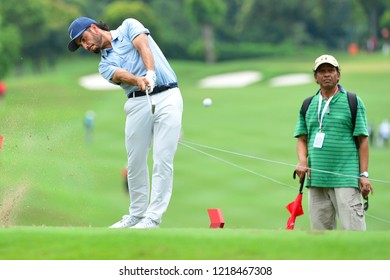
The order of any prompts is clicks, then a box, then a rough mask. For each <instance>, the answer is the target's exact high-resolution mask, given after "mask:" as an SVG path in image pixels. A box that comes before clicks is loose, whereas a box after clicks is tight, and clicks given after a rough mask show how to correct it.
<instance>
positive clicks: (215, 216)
mask: <svg viewBox="0 0 390 280" xmlns="http://www.w3.org/2000/svg"><path fill="white" fill-rule="evenodd" d="M207 212H208V213H209V218H210V228H223V226H224V225H225V220H224V218H223V216H222V211H221V209H219V208H214V209H207Z"/></svg>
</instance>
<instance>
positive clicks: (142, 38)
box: [133, 34, 154, 71]
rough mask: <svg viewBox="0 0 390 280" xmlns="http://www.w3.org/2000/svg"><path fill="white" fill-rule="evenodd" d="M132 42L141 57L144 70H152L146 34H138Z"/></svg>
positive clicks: (150, 52)
mask: <svg viewBox="0 0 390 280" xmlns="http://www.w3.org/2000/svg"><path fill="white" fill-rule="evenodd" d="M133 44H134V47H135V48H136V49H137V50H138V52H139V53H140V55H141V57H142V61H143V63H144V65H145V69H146V71H149V70H152V71H154V58H153V54H152V51H151V49H150V46H149V42H148V36H147V35H146V34H141V35H138V36H137V37H136V38H135V39H134V40H133Z"/></svg>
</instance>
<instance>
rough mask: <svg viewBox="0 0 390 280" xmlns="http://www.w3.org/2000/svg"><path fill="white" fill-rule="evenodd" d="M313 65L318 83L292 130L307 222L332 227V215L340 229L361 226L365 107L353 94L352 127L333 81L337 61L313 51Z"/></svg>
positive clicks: (365, 190) (343, 94) (366, 184)
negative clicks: (306, 204) (304, 190)
mask: <svg viewBox="0 0 390 280" xmlns="http://www.w3.org/2000/svg"><path fill="white" fill-rule="evenodd" d="M313 71H314V79H315V81H316V82H317V84H318V85H319V86H320V89H319V90H318V91H317V93H316V94H315V95H314V97H313V99H312V101H311V103H310V105H309V107H308V109H307V111H306V115H305V116H303V114H302V113H300V114H299V117H298V120H297V123H296V127H295V132H294V137H296V138H297V154H298V160H299V162H298V164H297V167H296V170H295V171H296V173H297V175H298V176H299V177H300V180H301V181H302V180H304V178H305V175H307V176H306V182H305V184H306V187H307V188H308V200H309V212H310V214H309V216H310V223H311V228H312V229H313V230H335V229H337V228H338V227H337V221H338V223H339V229H341V230H359V231H364V230H366V222H365V211H364V205H363V199H367V200H368V194H369V193H370V192H371V193H373V188H372V186H371V183H370V181H369V179H368V158H369V142H368V126H367V118H366V110H365V107H364V104H363V102H362V100H361V99H360V97H358V96H357V111H356V122H355V128H353V125H352V117H351V115H352V114H351V111H350V108H349V103H348V98H347V91H346V90H345V89H344V88H343V87H342V86H341V85H340V84H339V81H340V76H341V73H340V67H339V63H338V62H337V60H336V59H335V58H334V57H333V56H331V55H322V56H320V57H318V58H317V59H316V60H315V63H314V69H313ZM354 137H357V139H358V143H359V145H358V146H359V147H357V145H355V141H354ZM367 203H368V201H367ZM366 205H368V204H366Z"/></svg>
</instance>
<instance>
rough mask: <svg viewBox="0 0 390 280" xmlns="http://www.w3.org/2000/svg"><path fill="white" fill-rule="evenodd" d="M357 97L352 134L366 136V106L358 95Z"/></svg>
mask: <svg viewBox="0 0 390 280" xmlns="http://www.w3.org/2000/svg"><path fill="white" fill-rule="evenodd" d="M357 99H358V107H357V112H356V123H355V130H354V131H353V136H359V135H364V136H368V126H367V116H366V108H365V106H364V103H363V101H362V100H361V99H360V97H359V96H358V97H357Z"/></svg>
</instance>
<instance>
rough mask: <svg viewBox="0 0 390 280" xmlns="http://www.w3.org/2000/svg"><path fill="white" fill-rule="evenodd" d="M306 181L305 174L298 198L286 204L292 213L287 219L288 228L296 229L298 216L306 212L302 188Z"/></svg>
mask: <svg viewBox="0 0 390 280" xmlns="http://www.w3.org/2000/svg"><path fill="white" fill-rule="evenodd" d="M295 177H296V172H295V171H294V179H295ZM304 182H305V176H304V177H303V178H302V180H301V186H300V188H299V194H298V196H297V198H296V199H295V200H294V201H293V202H291V203H289V204H287V206H286V208H287V210H288V211H289V212H290V214H291V215H290V217H289V218H288V220H287V225H286V229H288V230H291V229H294V226H295V219H296V218H297V217H298V216H301V215H303V214H304V213H303V207H302V189H303V184H304Z"/></svg>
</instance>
